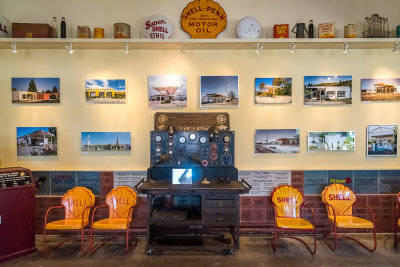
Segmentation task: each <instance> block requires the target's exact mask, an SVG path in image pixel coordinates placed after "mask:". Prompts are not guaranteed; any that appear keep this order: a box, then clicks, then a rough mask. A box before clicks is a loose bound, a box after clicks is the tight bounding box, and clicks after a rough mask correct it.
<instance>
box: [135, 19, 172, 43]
mask: <svg viewBox="0 0 400 267" xmlns="http://www.w3.org/2000/svg"><path fill="white" fill-rule="evenodd" d="M142 33H143V35H144V36H145V37H146V38H148V39H168V37H169V36H170V35H171V34H172V23H171V21H170V20H169V19H168V18H167V17H165V16H163V15H158V14H157V15H152V16H150V17H148V18H146V19H145V21H144V25H143V28H142Z"/></svg>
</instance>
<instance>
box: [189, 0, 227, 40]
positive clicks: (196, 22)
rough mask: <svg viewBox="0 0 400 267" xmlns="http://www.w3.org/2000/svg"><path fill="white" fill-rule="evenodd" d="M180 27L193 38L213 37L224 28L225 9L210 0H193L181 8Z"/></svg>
mask: <svg viewBox="0 0 400 267" xmlns="http://www.w3.org/2000/svg"><path fill="white" fill-rule="evenodd" d="M181 27H182V29H183V30H184V31H185V32H187V33H188V34H189V35H190V36H191V37H192V38H193V39H215V38H217V35H218V34H219V33H220V32H222V31H223V30H225V28H226V13H225V10H224V9H223V8H222V7H221V6H220V5H219V4H218V3H216V2H214V1H212V0H195V1H193V2H190V3H189V4H188V5H187V6H186V7H185V8H184V9H183V11H182V15H181Z"/></svg>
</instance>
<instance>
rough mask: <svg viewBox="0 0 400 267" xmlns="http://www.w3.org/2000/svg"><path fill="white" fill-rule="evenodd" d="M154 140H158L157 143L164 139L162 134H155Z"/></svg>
mask: <svg viewBox="0 0 400 267" xmlns="http://www.w3.org/2000/svg"><path fill="white" fill-rule="evenodd" d="M154 141H156V142H157V143H160V142H161V141H162V137H161V135H156V136H154Z"/></svg>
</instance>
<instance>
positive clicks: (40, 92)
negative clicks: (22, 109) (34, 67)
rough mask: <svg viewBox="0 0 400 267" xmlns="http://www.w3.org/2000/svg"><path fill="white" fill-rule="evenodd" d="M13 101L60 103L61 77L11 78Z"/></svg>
mask: <svg viewBox="0 0 400 267" xmlns="http://www.w3.org/2000/svg"><path fill="white" fill-rule="evenodd" d="M11 91H12V103H24V104H43V103H60V78H11Z"/></svg>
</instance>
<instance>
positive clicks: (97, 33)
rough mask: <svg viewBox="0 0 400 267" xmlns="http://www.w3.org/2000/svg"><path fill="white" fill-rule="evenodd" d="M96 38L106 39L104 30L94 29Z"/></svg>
mask: <svg viewBox="0 0 400 267" xmlns="http://www.w3.org/2000/svg"><path fill="white" fill-rule="evenodd" d="M94 38H104V29H103V28H94Z"/></svg>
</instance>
